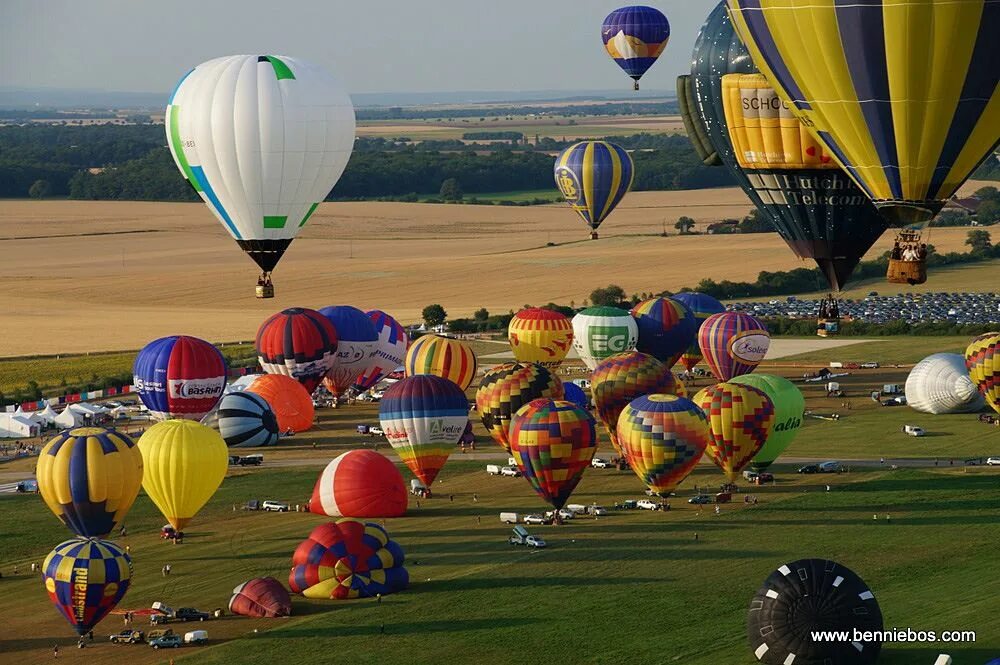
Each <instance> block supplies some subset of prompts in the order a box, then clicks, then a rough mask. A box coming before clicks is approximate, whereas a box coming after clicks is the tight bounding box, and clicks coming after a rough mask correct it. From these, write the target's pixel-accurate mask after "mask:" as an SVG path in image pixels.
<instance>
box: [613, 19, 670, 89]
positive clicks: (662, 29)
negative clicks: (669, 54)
mask: <svg viewBox="0 0 1000 665" xmlns="http://www.w3.org/2000/svg"><path fill="white" fill-rule="evenodd" d="M669 39H670V22H669V21H667V17H666V16H664V15H663V12H661V11H660V10H659V9H654V8H653V7H645V6H642V5H638V6H631V7H622V8H621V9H616V10H615V11H613V12H611V13H610V14H608V15H607V17H605V19H604V25H602V26H601V40H602V41H603V42H604V48H605V50H607V52H608V55H610V56H611V57H612V58H614V61H615V62H616V63H617V64H618V66H619V67H621V68H622V69H623V70H624V71H625V73H626V74H628V75H629V76H631V77H632V78H633V79H634V80H635V89H636V90H638V89H639V79H640V78H642V75H643V74H645V73H646V70H647V69H649V68H650V67H652V66H653V63H654V62H656V59H657V58H659V57H660V54H661V53H663V49H665V48H666V47H667V41H668V40H669Z"/></svg>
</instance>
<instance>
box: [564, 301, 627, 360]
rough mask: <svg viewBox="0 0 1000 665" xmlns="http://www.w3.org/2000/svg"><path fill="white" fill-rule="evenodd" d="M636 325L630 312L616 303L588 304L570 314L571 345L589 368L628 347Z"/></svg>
mask: <svg viewBox="0 0 1000 665" xmlns="http://www.w3.org/2000/svg"><path fill="white" fill-rule="evenodd" d="M638 341H639V327H638V325H637V324H636V322H635V319H634V318H632V315H631V314H629V313H628V312H626V311H625V310H624V309H618V308H617V307H588V308H587V309H585V310H583V311H581V312H579V313H577V315H576V316H574V317H573V348H574V349H575V350H576V353H577V355H578V356H580V360H582V361H583V364H585V365H586V366H587V367H588V368H590V369H591V370H593V369H594V368H595V367H597V365H598V363H600V362H601V361H602V360H604V359H605V358H609V357H611V356H613V355H615V354H618V353H624V352H626V351H632V350H633V349H635V345H636V343H637V342H638Z"/></svg>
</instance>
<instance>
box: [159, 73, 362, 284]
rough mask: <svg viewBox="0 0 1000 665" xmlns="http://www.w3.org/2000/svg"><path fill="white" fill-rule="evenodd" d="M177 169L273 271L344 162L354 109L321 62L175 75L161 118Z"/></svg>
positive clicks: (267, 279) (265, 276)
mask: <svg viewBox="0 0 1000 665" xmlns="http://www.w3.org/2000/svg"><path fill="white" fill-rule="evenodd" d="M165 125H166V130H167V143H168V145H169V146H170V152H171V154H172V155H173V156H174V161H175V162H176V164H177V168H178V169H180V171H181V173H182V174H183V175H184V179H185V180H187V181H188V183H189V184H190V185H191V186H192V187H194V190H195V191H196V192H198V194H199V195H200V196H201V198H202V200H204V201H205V204H206V205H208V207H209V209H211V211H212V213H213V214H214V215H215V216H216V218H217V219H218V220H219V221H220V222H221V223H222V224H223V225H224V226H225V227H226V230H228V231H229V234H230V235H231V236H232V237H233V238H234V239H235V240H236V242H237V244H239V246H240V249H242V250H243V251H244V252H246V253H247V254H248V255H249V256H250V258H252V259H253V260H254V261H255V262H256V263H257V265H258V266H260V269H261V271H263V272H262V274H261V276H260V279H259V280H258V282H257V297H258V298H270V297H273V296H274V287H273V285H272V284H271V271H272V270H274V267H275V266H276V265H277V263H278V261H279V260H280V259H281V256H282V254H284V253H285V250H286V249H288V245H289V244H290V243H291V242H292V240H293V239H294V238H295V236H296V235H297V234H298V232H299V229H301V228H302V227H303V226H304V225H305V223H306V222H307V221H308V220H309V217H310V216H311V215H312V214H313V212H315V210H316V207H317V206H318V205H319V204H320V202H321V201H323V199H325V198H326V196H327V194H329V193H330V190H331V189H333V186H334V185H335V184H336V183H337V180H338V179H339V178H340V174H341V173H343V172H344V167H345V166H347V160H348V159H349V158H350V156H351V151H352V150H353V149H354V107H353V106H352V105H351V100H350V98H349V97H348V96H347V93H346V92H345V91H344V90H343V88H342V87H341V86H340V84H339V83H338V82H337V81H336V80H335V79H334V78H333V77H331V76H330V75H329V74H327V73H326V72H325V71H324V70H323V69H322V68H320V67H317V66H315V65H312V64H310V63H307V62H304V61H302V60H299V59H297V58H289V57H285V56H275V55H234V56H227V57H223V58H216V59H214V60H209V61H208V62H204V63H202V64H200V65H198V66H197V67H195V68H194V69H192V70H191V71H189V72H188V73H187V74H185V75H184V77H183V78H182V79H181V80H180V83H178V84H177V87H176V88H175V89H174V92H173V94H171V95H170V101H169V102H168V103H167V114H166V122H165Z"/></svg>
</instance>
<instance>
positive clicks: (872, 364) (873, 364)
mask: <svg viewBox="0 0 1000 665" xmlns="http://www.w3.org/2000/svg"><path fill="white" fill-rule="evenodd" d="M878 368H879V364H878V363H877V362H867V363H861V369H878Z"/></svg>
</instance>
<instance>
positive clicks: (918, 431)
mask: <svg viewBox="0 0 1000 665" xmlns="http://www.w3.org/2000/svg"><path fill="white" fill-rule="evenodd" d="M906 434H907V436H927V432H926V431H924V428H923V427H910V426H909V425H907V427H906Z"/></svg>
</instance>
